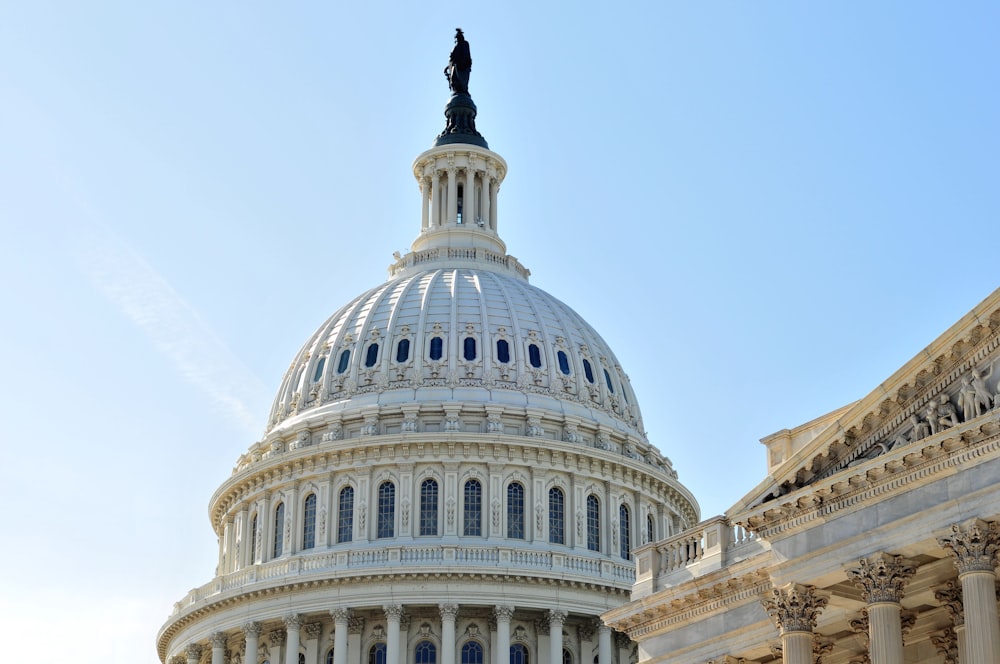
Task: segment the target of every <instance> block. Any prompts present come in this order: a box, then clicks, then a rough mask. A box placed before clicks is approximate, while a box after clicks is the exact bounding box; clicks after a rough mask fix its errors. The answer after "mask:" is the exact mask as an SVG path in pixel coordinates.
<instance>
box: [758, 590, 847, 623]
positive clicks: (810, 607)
mask: <svg viewBox="0 0 1000 664" xmlns="http://www.w3.org/2000/svg"><path fill="white" fill-rule="evenodd" d="M829 601H830V600H829V598H828V597H827V596H826V595H824V594H821V593H820V592H819V591H817V590H816V588H815V587H813V586H806V585H802V584H800V583H790V584H788V585H787V586H785V587H783V588H772V589H771V594H770V595H769V596H765V597H763V598H761V600H760V603H761V605H762V606H763V607H764V610H765V611H767V613H768V615H770V616H771V619H772V620H773V621H774V624H775V626H777V628H778V630H779V631H781V633H782V634H784V633H786V632H812V631H813V629H814V628H815V627H816V618H817V616H819V612H820V611H822V610H823V607H825V606H826V605H827V602H829Z"/></svg>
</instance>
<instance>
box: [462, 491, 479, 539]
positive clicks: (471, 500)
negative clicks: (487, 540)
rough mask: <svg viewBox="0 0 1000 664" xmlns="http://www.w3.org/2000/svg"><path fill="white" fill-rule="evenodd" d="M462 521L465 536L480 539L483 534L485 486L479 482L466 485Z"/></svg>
mask: <svg viewBox="0 0 1000 664" xmlns="http://www.w3.org/2000/svg"><path fill="white" fill-rule="evenodd" d="M462 519H463V521H462V534H463V535H465V536H467V537H480V536H481V535H482V534H483V525H482V524H483V485H482V484H480V483H479V480H469V481H468V482H466V483H465V510H464V511H463V517H462Z"/></svg>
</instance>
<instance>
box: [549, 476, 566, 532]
mask: <svg viewBox="0 0 1000 664" xmlns="http://www.w3.org/2000/svg"><path fill="white" fill-rule="evenodd" d="M565 530H566V497H565V496H564V495H563V492H562V489H559V488H557V487H552V488H551V489H549V541H550V542H552V543H553V544H565V543H566V533H565Z"/></svg>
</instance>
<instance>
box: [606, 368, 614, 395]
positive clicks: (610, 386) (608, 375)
mask: <svg viewBox="0 0 1000 664" xmlns="http://www.w3.org/2000/svg"><path fill="white" fill-rule="evenodd" d="M604 382H605V383H607V384H608V392H611V394H614V393H615V386H614V385H612V384H611V374H609V373H608V370H607V369H605V370H604Z"/></svg>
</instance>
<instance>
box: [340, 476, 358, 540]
mask: <svg viewBox="0 0 1000 664" xmlns="http://www.w3.org/2000/svg"><path fill="white" fill-rule="evenodd" d="M353 534H354V487H349V486H345V487H344V488H343V489H341V491H340V505H339V506H338V511H337V541H338V542H350V541H351V539H352V537H353Z"/></svg>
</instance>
